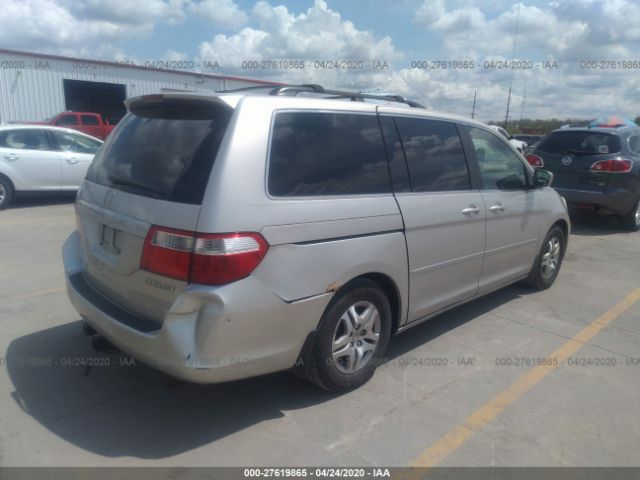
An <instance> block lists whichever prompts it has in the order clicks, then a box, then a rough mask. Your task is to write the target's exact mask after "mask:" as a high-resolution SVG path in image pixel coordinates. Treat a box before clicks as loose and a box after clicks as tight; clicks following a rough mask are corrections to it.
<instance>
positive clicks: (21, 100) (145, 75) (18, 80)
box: [0, 49, 273, 123]
mask: <svg viewBox="0 0 640 480" xmlns="http://www.w3.org/2000/svg"><path fill="white" fill-rule="evenodd" d="M178 63H180V62H178ZM187 63H190V62H187ZM154 66H155V65H154ZM154 66H151V67H150V66H145V65H134V64H127V63H117V62H104V61H97V60H86V59H81V58H71V57H60V56H54V55H45V54H40V53H31V52H19V51H13V50H3V49H0V123H9V122H20V121H42V120H44V119H45V118H47V117H50V116H53V115H55V114H57V113H60V112H63V111H67V110H73V111H83V112H97V113H101V114H102V115H103V116H105V117H106V118H109V119H112V120H114V119H115V120H119V119H120V118H121V117H122V116H123V115H124V113H125V109H124V106H123V104H122V101H123V100H124V99H125V98H129V97H134V96H138V95H145V94H151V93H161V92H168V91H186V92H203V93H213V92H215V91H216V90H226V89H234V88H240V87H247V86H255V85H265V84H267V85H268V84H273V82H264V81H261V80H252V79H248V78H238V77H229V76H223V75H214V74H208V73H196V72H187V71H176V70H170V69H164V68H154ZM162 66H163V67H164V66H167V67H169V68H171V67H172V66H173V65H172V63H171V62H169V63H168V64H166V65H162ZM180 66H182V65H180ZM188 66H193V67H194V68H195V69H196V70H199V69H202V70H208V71H214V70H215V69H216V65H188Z"/></svg>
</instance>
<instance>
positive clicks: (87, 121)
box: [80, 115, 100, 125]
mask: <svg viewBox="0 0 640 480" xmlns="http://www.w3.org/2000/svg"><path fill="white" fill-rule="evenodd" d="M80 120H81V121H82V124H83V125H100V122H99V121H98V117H96V116H95V115H80Z"/></svg>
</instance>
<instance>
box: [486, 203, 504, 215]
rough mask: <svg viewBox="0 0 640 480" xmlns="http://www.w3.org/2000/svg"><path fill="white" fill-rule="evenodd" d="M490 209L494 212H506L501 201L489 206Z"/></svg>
mask: <svg viewBox="0 0 640 480" xmlns="http://www.w3.org/2000/svg"><path fill="white" fill-rule="evenodd" d="M489 211H491V212H493V213H498V212H504V205H502V204H501V203H496V204H495V205H492V206H490V207H489Z"/></svg>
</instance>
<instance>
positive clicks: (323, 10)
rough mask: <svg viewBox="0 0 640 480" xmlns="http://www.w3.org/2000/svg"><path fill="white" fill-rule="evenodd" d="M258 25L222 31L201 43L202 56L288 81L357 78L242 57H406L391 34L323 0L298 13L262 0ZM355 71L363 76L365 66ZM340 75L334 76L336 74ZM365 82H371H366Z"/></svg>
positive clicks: (254, 17)
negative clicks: (363, 26) (250, 65)
mask: <svg viewBox="0 0 640 480" xmlns="http://www.w3.org/2000/svg"><path fill="white" fill-rule="evenodd" d="M251 22H252V24H253V26H251V27H245V28H243V29H242V30H240V31H239V32H238V33H235V34H233V35H224V34H218V35H216V36H214V38H213V39H212V40H211V41H210V42H203V43H201V44H200V48H199V52H200V56H201V57H202V58H203V59H206V60H215V61H218V62H219V63H220V65H221V66H222V67H223V68H224V69H225V70H227V71H228V70H230V71H233V72H235V73H242V74H244V75H251V76H256V75H259V76H261V77H273V78H275V77H278V78H280V77H283V76H286V78H287V79H288V81H310V80H312V79H315V81H316V82H319V81H320V80H322V81H329V82H331V81H332V79H336V78H338V77H339V78H342V79H347V78H350V80H347V82H346V83H352V81H353V76H349V75H348V74H347V72H344V74H343V73H342V72H338V71H335V70H332V71H329V70H328V69H327V70H326V71H318V70H317V69H316V68H315V67H313V68H311V69H309V68H306V67H305V68H294V69H281V68H275V69H272V68H268V69H266V70H265V69H262V68H260V69H254V70H246V69H244V70H243V69H242V62H245V61H248V60H251V61H258V62H262V61H271V60H294V61H305V62H306V63H305V65H306V66H308V65H309V64H311V65H315V62H316V61H318V62H321V61H327V60H330V61H334V60H338V59H339V60H345V61H363V62H365V63H366V64H367V65H370V64H372V63H373V62H374V61H386V62H393V61H394V60H396V59H399V58H401V56H402V55H401V53H400V52H398V51H397V50H396V49H395V47H394V45H393V42H392V41H391V38H390V37H387V36H385V37H382V38H376V37H375V36H374V35H373V34H372V33H371V32H368V31H365V30H359V29H358V28H357V27H356V26H355V25H354V24H353V22H351V21H349V20H344V19H343V18H342V17H341V15H340V13H338V12H336V11H334V10H331V9H330V8H329V7H328V6H327V4H326V2H324V1H323V0H316V1H315V3H314V5H313V6H312V7H310V8H309V9H307V10H306V12H304V13H300V14H295V13H292V12H289V10H288V9H287V8H286V7H285V6H283V5H278V6H273V5H271V4H269V3H268V2H266V1H258V2H257V3H256V4H255V6H254V8H253V10H252V11H251ZM352 70H354V71H353V72H351V73H355V74H356V76H358V74H359V73H361V72H356V71H355V70H357V69H352ZM334 81H335V80H334ZM365 84H366V82H365Z"/></svg>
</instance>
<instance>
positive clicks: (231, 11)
mask: <svg viewBox="0 0 640 480" xmlns="http://www.w3.org/2000/svg"><path fill="white" fill-rule="evenodd" d="M189 12H190V13H191V14H193V15H196V16H198V17H200V18H202V19H204V20H206V21H208V22H210V23H211V24H213V25H214V26H216V27H220V28H224V29H229V30H233V29H238V28H240V27H242V26H244V25H246V23H247V21H248V19H249V17H248V16H247V14H246V13H245V12H244V11H242V10H240V8H238V6H237V5H236V4H235V3H234V2H233V0H203V1H201V2H198V3H193V4H191V5H190V7H189Z"/></svg>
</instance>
